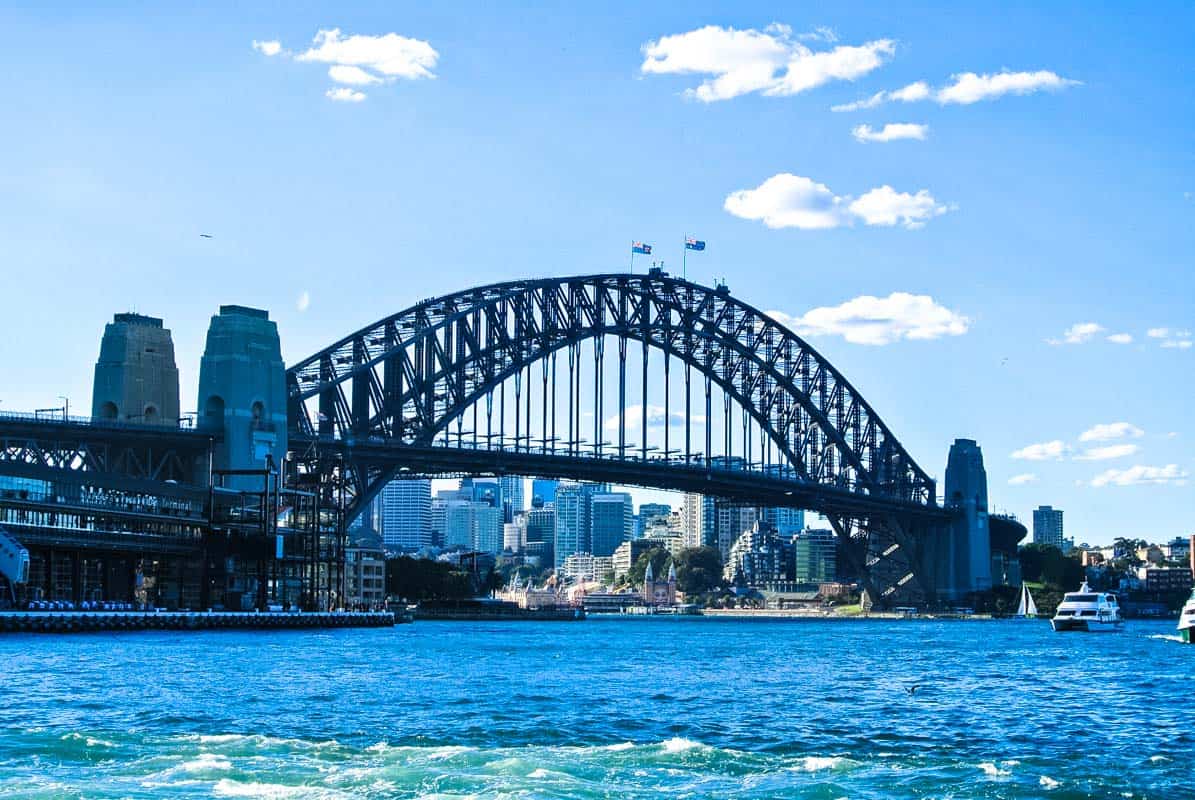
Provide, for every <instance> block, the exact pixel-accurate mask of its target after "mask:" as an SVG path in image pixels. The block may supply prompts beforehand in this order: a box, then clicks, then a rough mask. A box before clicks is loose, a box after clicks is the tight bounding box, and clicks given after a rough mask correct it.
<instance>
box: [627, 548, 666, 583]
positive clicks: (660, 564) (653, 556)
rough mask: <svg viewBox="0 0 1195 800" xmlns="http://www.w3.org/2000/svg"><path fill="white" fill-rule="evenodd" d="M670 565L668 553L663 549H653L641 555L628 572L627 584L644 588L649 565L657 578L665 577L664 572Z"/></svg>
mask: <svg viewBox="0 0 1195 800" xmlns="http://www.w3.org/2000/svg"><path fill="white" fill-rule="evenodd" d="M667 563H668V551H667V550H665V549H664V548H662V547H653V548H651V549H650V550H645V551H644V552H642V553H640V554H639V558H637V559H635V563H634V564H632V565H631V568H630V569H629V570H628V571H627V577H626V582H627V584H628V585H630V586H642V585H643V576H644V575H645V574H646V573H647V565H648V564H651V571H652V573H653V574H655V576H656V577H657V578H661V577H663V576H664V574H663V572H662V570H663V569H664V565H665V564H667Z"/></svg>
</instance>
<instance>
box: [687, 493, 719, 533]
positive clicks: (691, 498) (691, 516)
mask: <svg viewBox="0 0 1195 800" xmlns="http://www.w3.org/2000/svg"><path fill="white" fill-rule="evenodd" d="M705 508H706V505H705V497H704V496H702V495H699V494H696V493H694V492H688V493H687V494H685V501H684V505H683V506H681V518H682V520H683V524H684V528H683V532H682V536H683V539H684V542H685V547H701V546H702V545H704V544H706V543H708V542H709V541H710V540H709V539H708V538H707V536H706V518H707V515H706V513H705ZM712 522H713V520H712V519H711V520H710V523H711V524H710V526H709V527H710V530H711V531H712V529H713V525H712Z"/></svg>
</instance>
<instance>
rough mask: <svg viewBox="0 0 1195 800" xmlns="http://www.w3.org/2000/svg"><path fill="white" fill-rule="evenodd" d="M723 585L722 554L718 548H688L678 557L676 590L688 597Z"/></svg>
mask: <svg viewBox="0 0 1195 800" xmlns="http://www.w3.org/2000/svg"><path fill="white" fill-rule="evenodd" d="M721 585H722V553H721V552H719V551H718V548H716V547H688V548H685V549H684V550H681V551H680V553H678V554H677V556H676V588H678V589H680V590H681V591H682V592H684V593H685V595H686V596H689V595H696V594H702V593H704V592H709V591H712V590H714V589H716V588H718V587H719V586H721Z"/></svg>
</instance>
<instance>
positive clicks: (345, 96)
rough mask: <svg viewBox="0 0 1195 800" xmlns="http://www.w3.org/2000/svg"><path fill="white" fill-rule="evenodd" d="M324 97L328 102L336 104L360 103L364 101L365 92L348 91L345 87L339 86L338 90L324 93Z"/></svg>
mask: <svg viewBox="0 0 1195 800" xmlns="http://www.w3.org/2000/svg"><path fill="white" fill-rule="evenodd" d="M324 96H325V97H327V98H328V99H329V100H335V101H337V102H338V103H360V102H361V101H362V100H364V99H365V92H359V91H357V90H356V89H349V88H348V87H346V86H341V87H340V88H339V89H329V90H328V91H326V92H324Z"/></svg>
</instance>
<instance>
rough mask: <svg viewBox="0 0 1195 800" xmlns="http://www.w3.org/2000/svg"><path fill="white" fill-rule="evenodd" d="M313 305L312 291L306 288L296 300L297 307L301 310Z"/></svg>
mask: <svg viewBox="0 0 1195 800" xmlns="http://www.w3.org/2000/svg"><path fill="white" fill-rule="evenodd" d="M310 307H311V292H309V291H307V290H306V289H304V290H303V293H302V294H300V295H299V299H298V300H296V301H295V308H297V309H298V310H299V311H306V310H307V309H308V308H310Z"/></svg>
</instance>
